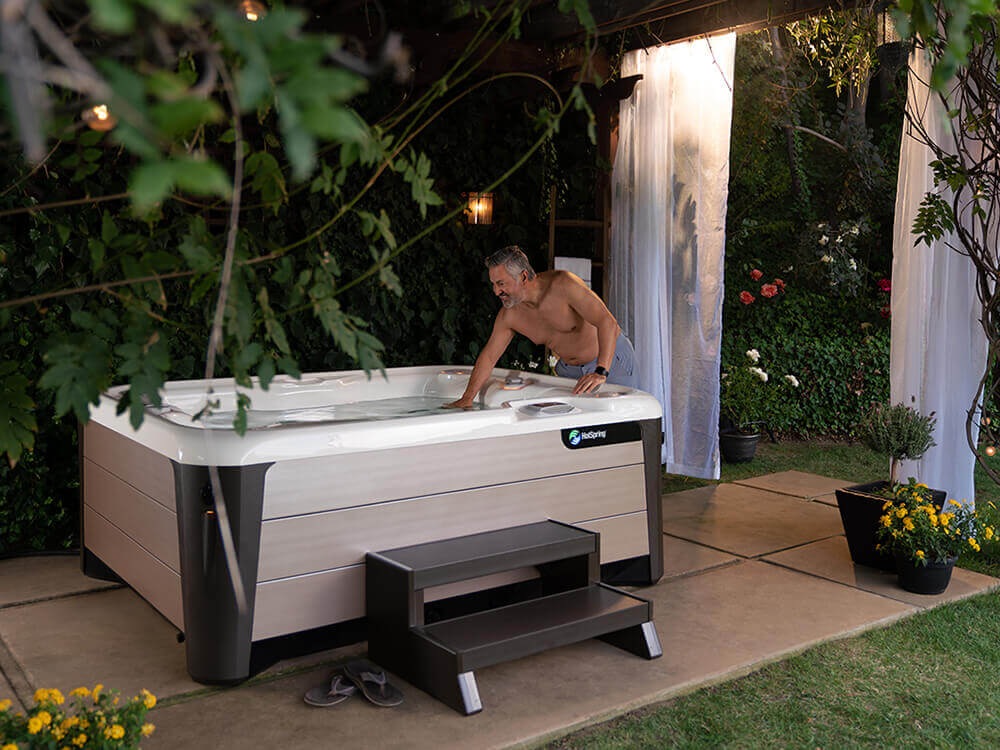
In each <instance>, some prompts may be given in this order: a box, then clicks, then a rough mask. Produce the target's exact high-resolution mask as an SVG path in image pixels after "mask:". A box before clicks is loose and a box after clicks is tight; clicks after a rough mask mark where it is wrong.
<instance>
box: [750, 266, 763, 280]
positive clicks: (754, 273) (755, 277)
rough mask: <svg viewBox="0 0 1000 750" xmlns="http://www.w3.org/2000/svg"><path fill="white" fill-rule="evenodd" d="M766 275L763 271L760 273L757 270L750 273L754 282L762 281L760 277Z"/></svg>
mask: <svg viewBox="0 0 1000 750" xmlns="http://www.w3.org/2000/svg"><path fill="white" fill-rule="evenodd" d="M763 275H764V272H763V271H758V270H757V269H756V268H755V269H753V270H752V271H751V272H750V278H751V279H753V280H754V281H760V277H761V276H763Z"/></svg>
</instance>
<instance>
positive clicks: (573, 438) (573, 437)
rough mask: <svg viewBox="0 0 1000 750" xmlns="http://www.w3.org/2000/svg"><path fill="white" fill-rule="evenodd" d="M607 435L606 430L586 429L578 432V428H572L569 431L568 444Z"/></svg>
mask: <svg viewBox="0 0 1000 750" xmlns="http://www.w3.org/2000/svg"><path fill="white" fill-rule="evenodd" d="M607 436H608V431H607V430H587V431H586V432H580V431H579V430H572V431H571V432H570V433H569V444H570V445H579V444H580V443H581V442H582V441H583V440H599V439H602V438H606V437H607Z"/></svg>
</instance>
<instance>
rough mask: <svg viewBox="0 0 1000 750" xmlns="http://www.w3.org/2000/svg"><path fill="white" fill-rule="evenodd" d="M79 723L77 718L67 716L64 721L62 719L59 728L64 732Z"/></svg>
mask: <svg viewBox="0 0 1000 750" xmlns="http://www.w3.org/2000/svg"><path fill="white" fill-rule="evenodd" d="M79 723H80V720H79V719H78V718H77V717H75V716H67V717H66V718H65V719H63V722H62V724H60V726H61V727H62V728H63V729H64V730H66V729H72V728H73V727H75V726H76V725H77V724H79Z"/></svg>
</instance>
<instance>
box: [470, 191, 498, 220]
mask: <svg viewBox="0 0 1000 750" xmlns="http://www.w3.org/2000/svg"><path fill="white" fill-rule="evenodd" d="M465 216H466V218H467V219H468V222H469V223H470V224H492V223H493V193H469V204H468V207H467V208H466V209H465Z"/></svg>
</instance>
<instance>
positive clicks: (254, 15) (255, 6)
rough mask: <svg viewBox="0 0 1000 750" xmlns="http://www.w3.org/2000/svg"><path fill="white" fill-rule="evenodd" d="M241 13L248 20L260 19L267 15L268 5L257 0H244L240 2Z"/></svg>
mask: <svg viewBox="0 0 1000 750" xmlns="http://www.w3.org/2000/svg"><path fill="white" fill-rule="evenodd" d="M240 15H242V16H243V17H244V18H245V19H246V20H248V21H259V20H260V19H261V18H263V17H264V16H265V15H267V7H266V6H265V5H264V4H263V3H259V2H257V0H243V2H241V3H240Z"/></svg>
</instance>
